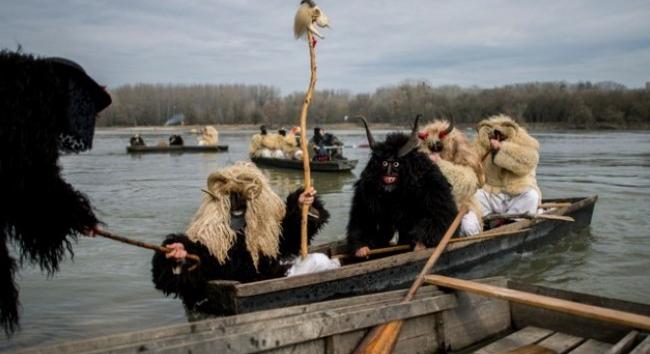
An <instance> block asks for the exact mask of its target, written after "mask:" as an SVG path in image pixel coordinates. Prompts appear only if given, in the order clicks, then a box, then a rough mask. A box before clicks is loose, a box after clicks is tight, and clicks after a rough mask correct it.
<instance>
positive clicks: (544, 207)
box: [539, 202, 571, 209]
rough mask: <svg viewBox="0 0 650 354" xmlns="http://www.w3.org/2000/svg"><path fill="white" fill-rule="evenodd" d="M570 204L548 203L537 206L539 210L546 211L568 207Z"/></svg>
mask: <svg viewBox="0 0 650 354" xmlns="http://www.w3.org/2000/svg"><path fill="white" fill-rule="evenodd" d="M570 205H571V203H570V202H548V203H542V204H540V205H539V208H541V209H548V208H565V207H568V206H570Z"/></svg>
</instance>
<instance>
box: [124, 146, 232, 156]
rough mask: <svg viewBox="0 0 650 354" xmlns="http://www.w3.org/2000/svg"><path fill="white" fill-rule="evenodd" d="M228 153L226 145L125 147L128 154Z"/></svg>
mask: <svg viewBox="0 0 650 354" xmlns="http://www.w3.org/2000/svg"><path fill="white" fill-rule="evenodd" d="M224 151H228V145H205V146H199V145H180V146H179V145H176V146H155V145H152V146H146V145H145V146H127V147H126V152H127V153H129V154H150V153H198V152H203V153H211V152H224Z"/></svg>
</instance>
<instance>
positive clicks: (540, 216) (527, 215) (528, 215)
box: [483, 213, 576, 222]
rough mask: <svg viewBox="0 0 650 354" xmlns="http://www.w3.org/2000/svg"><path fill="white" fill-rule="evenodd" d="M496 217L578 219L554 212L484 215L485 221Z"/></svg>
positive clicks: (569, 220)
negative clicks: (554, 213)
mask: <svg viewBox="0 0 650 354" xmlns="http://www.w3.org/2000/svg"><path fill="white" fill-rule="evenodd" d="M496 219H531V220H534V219H546V220H558V221H568V222H574V221H576V220H575V219H574V218H572V217H570V216H566V215H553V214H528V213H520V214H498V213H497V214H490V215H488V216H485V217H483V220H484V221H490V220H496Z"/></svg>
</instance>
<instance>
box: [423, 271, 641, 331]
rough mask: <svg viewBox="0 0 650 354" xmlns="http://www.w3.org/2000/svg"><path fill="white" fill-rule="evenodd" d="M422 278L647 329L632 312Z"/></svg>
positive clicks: (437, 277)
mask: <svg viewBox="0 0 650 354" xmlns="http://www.w3.org/2000/svg"><path fill="white" fill-rule="evenodd" d="M424 278H425V281H426V282H427V283H429V284H434V285H437V286H441V287H445V288H452V289H456V290H461V291H467V292H471V293H475V294H479V295H483V296H489V297H494V298H497V299H502V300H507V301H512V302H516V303H520V304H524V305H529V306H535V307H541V308H543V309H547V310H552V311H558V312H563V313H567V314H570V315H574V316H580V317H584V318H589V319H592V320H598V321H605V322H611V323H615V324H617V325H622V326H627V327H632V328H637V329H641V330H644V331H650V317H648V316H642V315H637V314H634V313H629V312H624V311H618V310H613V309H608V308H604V307H599V306H593V305H585V304H581V303H578V302H573V301H568V300H563V299H557V298H554V297H550V296H543V295H537V294H532V293H527V292H524V291H518V290H513V289H507V288H501V287H498V286H493V285H488V284H482V283H478V282H473V281H469V280H461V279H455V278H449V277H444V276H441V275H428V276H426V277H424Z"/></svg>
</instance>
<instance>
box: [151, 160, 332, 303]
mask: <svg viewBox="0 0 650 354" xmlns="http://www.w3.org/2000/svg"><path fill="white" fill-rule="evenodd" d="M235 169H238V170H240V171H241V170H242V169H244V170H247V171H246V173H247V174H246V175H245V176H244V175H242V174H241V173H240V171H238V172H237V173H236V174H229V173H228V171H232V170H235ZM248 172H251V173H248ZM234 176H236V177H234ZM232 181H236V182H235V183H232ZM238 181H246V182H245V183H244V186H243V187H242V185H241V184H240V185H238ZM250 181H254V182H253V183H250ZM208 189H209V190H210V192H211V193H212V195H214V196H217V197H218V199H214V198H213V197H212V196H206V197H205V199H204V201H203V203H202V205H201V207H200V208H199V210H198V211H197V213H196V214H195V216H194V218H193V220H192V222H191V223H190V226H189V228H188V230H187V231H186V233H185V234H171V235H169V236H167V239H166V240H165V241H164V242H163V245H168V244H171V243H175V242H179V243H182V244H183V245H184V246H185V249H186V250H187V252H189V253H192V254H195V255H197V256H199V257H200V258H201V265H200V266H199V267H198V268H196V269H195V270H192V271H183V272H181V273H180V274H174V272H173V268H174V267H175V266H176V265H177V262H176V261H175V260H169V259H167V258H165V255H164V254H161V253H156V254H155V255H154V257H153V260H152V265H153V268H152V273H153V282H154V284H155V286H156V289H158V290H161V291H162V292H163V293H165V294H166V295H169V294H174V295H176V296H179V297H181V298H182V299H183V302H184V303H185V305H186V306H187V307H188V308H193V309H195V310H199V311H200V306H201V304H202V303H203V301H202V300H203V299H205V296H206V295H205V289H206V282H207V281H208V280H216V279H219V280H236V281H239V282H244V283H245V282H252V281H257V280H263V279H269V278H275V277H281V276H283V275H284V272H285V271H286V269H285V267H284V266H283V265H282V263H281V261H283V260H288V259H290V258H293V257H294V256H296V255H298V254H299V252H300V222H301V207H300V204H299V202H298V198H299V196H300V194H301V193H302V192H303V189H302V188H300V189H298V190H296V191H294V192H293V193H291V194H290V195H289V196H288V197H287V199H286V202H283V201H282V200H281V199H280V198H279V197H278V196H277V195H276V194H275V193H274V192H273V191H272V190H271V189H270V187H269V186H268V181H266V179H265V177H263V175H262V173H261V172H259V170H257V168H255V167H253V168H252V169H251V168H249V167H246V166H243V165H241V164H236V165H234V166H233V167H231V168H229V169H228V170H227V171H226V172H225V173H224V172H219V173H214V174H212V175H210V177H209V178H208ZM231 191H238V192H243V193H244V194H247V193H253V194H255V195H254V196H252V195H245V197H246V198H247V200H248V202H247V210H246V215H245V218H246V228H245V232H244V235H240V234H236V233H235V231H233V230H232V229H231V228H230V223H229V220H230V202H229V195H228V193H229V192H231ZM312 208H313V210H315V211H316V213H317V214H318V217H317V218H315V217H310V218H309V220H308V224H307V229H308V237H309V241H311V240H312V238H313V237H314V235H315V234H316V233H317V232H318V231H319V230H320V229H321V227H322V226H323V225H324V224H325V223H327V221H328V220H329V213H328V212H327V210H326V209H325V207H324V205H323V203H322V201H321V200H320V199H319V198H318V197H317V198H315V200H314V203H313V204H312Z"/></svg>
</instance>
